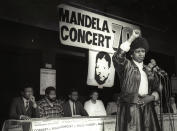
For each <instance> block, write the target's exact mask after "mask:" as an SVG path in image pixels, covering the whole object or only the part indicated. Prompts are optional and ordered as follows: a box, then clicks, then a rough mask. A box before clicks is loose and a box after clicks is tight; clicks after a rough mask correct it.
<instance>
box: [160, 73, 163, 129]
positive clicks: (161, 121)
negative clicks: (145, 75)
mask: <svg viewBox="0 0 177 131" xmlns="http://www.w3.org/2000/svg"><path fill="white" fill-rule="evenodd" d="M160 85H161V86H163V85H162V82H161V76H160ZM160 127H161V131H163V115H162V89H161V90H160Z"/></svg>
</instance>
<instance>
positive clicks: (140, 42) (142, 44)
mask: <svg viewBox="0 0 177 131" xmlns="http://www.w3.org/2000/svg"><path fill="white" fill-rule="evenodd" d="M138 48H144V49H145V51H146V52H148V51H149V44H148V42H147V40H146V39H145V38H143V37H138V38H136V39H135V40H134V41H133V42H132V44H131V46H130V54H132V53H133V51H134V50H136V49H138Z"/></svg>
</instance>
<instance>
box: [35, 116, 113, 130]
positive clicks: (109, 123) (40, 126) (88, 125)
mask: <svg viewBox="0 0 177 131" xmlns="http://www.w3.org/2000/svg"><path fill="white" fill-rule="evenodd" d="M103 130H104V131H115V118H109V119H105V120H104V118H89V119H88V118H83V119H82V118H78V119H77V118H74V119H62V120H50V121H49V120H48V121H34V122H32V131H103Z"/></svg>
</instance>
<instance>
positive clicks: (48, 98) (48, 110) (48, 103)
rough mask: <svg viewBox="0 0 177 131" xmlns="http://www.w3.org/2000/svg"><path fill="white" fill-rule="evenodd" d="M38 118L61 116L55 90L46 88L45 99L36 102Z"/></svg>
mask: <svg viewBox="0 0 177 131" xmlns="http://www.w3.org/2000/svg"><path fill="white" fill-rule="evenodd" d="M38 108H39V115H40V117H46V118H55V117H62V116H63V107H62V102H61V101H59V100H57V99H56V89H55V88H54V87H47V88H46V90H45V97H44V98H43V99H42V100H40V101H39V102H38Z"/></svg>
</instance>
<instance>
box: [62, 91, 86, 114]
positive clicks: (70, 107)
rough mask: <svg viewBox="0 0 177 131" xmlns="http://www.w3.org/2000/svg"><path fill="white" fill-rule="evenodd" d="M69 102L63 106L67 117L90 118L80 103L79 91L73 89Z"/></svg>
mask: <svg viewBox="0 0 177 131" xmlns="http://www.w3.org/2000/svg"><path fill="white" fill-rule="evenodd" d="M68 97H69V100H68V101H66V102H65V104H64V106H63V110H64V116H65V117H77V116H88V113H87V112H86V111H85V109H84V107H83V105H82V104H81V103H80V102H79V101H78V91H77V90H76V89H71V91H70V92H69V95H68Z"/></svg>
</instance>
